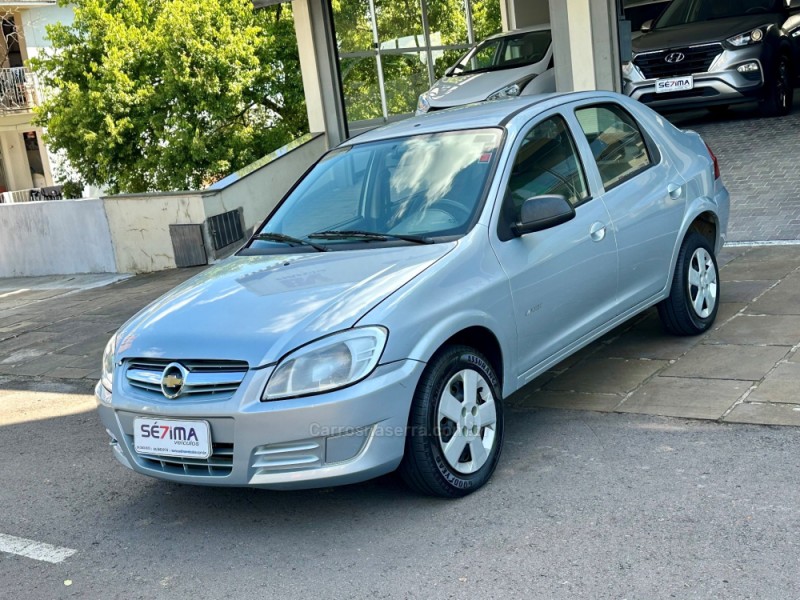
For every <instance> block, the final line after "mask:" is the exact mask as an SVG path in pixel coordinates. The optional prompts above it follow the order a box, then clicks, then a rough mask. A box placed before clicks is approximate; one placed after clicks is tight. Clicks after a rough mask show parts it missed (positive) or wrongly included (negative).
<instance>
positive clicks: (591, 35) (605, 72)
mask: <svg viewBox="0 0 800 600" xmlns="http://www.w3.org/2000/svg"><path fill="white" fill-rule="evenodd" d="M518 1H521V0H518ZM549 2H550V23H551V26H552V28H553V55H554V62H555V65H556V88H557V89H558V91H560V92H569V91H578V90H595V89H599V90H612V91H620V90H621V89H622V81H621V74H620V61H619V43H618V41H617V40H618V34H617V14H618V8H617V0H549Z"/></svg>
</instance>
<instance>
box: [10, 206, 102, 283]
mask: <svg viewBox="0 0 800 600" xmlns="http://www.w3.org/2000/svg"><path fill="white" fill-rule="evenodd" d="M116 272H118V270H117V264H116V260H115V258H114V245H113V244H112V241H111V232H110V230H109V226H108V220H107V218H106V211H105V209H104V207H103V201H102V200H56V201H52V202H26V203H24V204H0V277H22V276H37V275H62V274H73V273H116Z"/></svg>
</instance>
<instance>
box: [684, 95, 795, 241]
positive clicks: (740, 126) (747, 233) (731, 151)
mask: <svg viewBox="0 0 800 600" xmlns="http://www.w3.org/2000/svg"><path fill="white" fill-rule="evenodd" d="M795 96H796V98H795V110H794V112H793V113H792V114H790V115H788V116H786V117H780V118H777V119H761V118H759V117H758V114H757V112H756V111H755V110H754V109H753V108H751V107H748V106H744V107H741V108H736V109H734V110H731V111H730V114H729V115H728V116H726V117H725V118H722V119H719V118H709V117H708V115H707V113H692V114H689V113H684V114H676V115H670V118H671V120H673V121H676V122H678V124H679V126H680V127H689V128H691V129H694V130H695V131H697V132H698V133H700V135H702V136H703V138H704V139H705V140H706V141H707V142H708V143H709V145H710V146H711V148H712V149H713V150H714V152H715V154H716V155H717V157H718V158H719V162H720V168H721V169H722V179H723V181H724V183H725V185H726V186H727V187H728V190H729V191H730V194H731V218H730V226H729V238H728V239H729V241H767V240H800V194H798V190H800V169H798V168H797V157H798V131H800V94H795ZM698 115H701V116H700V118H699V119H698Z"/></svg>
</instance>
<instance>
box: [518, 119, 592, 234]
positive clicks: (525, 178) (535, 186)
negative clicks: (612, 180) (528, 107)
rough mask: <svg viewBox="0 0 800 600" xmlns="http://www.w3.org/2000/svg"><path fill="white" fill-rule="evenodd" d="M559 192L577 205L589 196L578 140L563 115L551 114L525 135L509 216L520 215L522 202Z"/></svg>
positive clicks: (519, 155) (519, 156) (520, 151)
mask: <svg viewBox="0 0 800 600" xmlns="http://www.w3.org/2000/svg"><path fill="white" fill-rule="evenodd" d="M546 194H557V195H559V196H564V198H566V199H567V200H568V201H569V203H570V204H572V205H573V206H577V205H579V204H581V203H582V202H583V201H584V200H586V199H587V198H588V197H589V193H588V188H587V185H586V176H585V174H584V172H583V166H582V165H581V162H580V159H579V157H578V151H577V148H576V147H575V142H574V140H573V139H572V135H571V134H570V132H569V129H568V128H567V124H566V122H565V121H564V119H563V118H562V117H550V118H549V119H546V120H545V121H542V122H541V123H539V124H538V125H535V126H534V127H533V128H532V129H531V130H530V131H529V132H528V133H527V135H526V136H525V139H524V141H523V142H522V146H520V148H519V151H518V152H517V156H516V158H515V159H514V166H513V167H512V170H511V177H510V178H509V180H508V190H507V193H506V201H505V204H506V210H507V213H506V214H507V216H508V217H509V218H510V220H511V222H513V221H516V220H517V219H518V218H519V212H520V208H521V207H522V203H523V202H525V200H527V199H528V198H532V197H534V196H543V195H546Z"/></svg>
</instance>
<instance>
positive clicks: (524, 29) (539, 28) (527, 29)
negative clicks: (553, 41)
mask: <svg viewBox="0 0 800 600" xmlns="http://www.w3.org/2000/svg"><path fill="white" fill-rule="evenodd" d="M548 29H550V23H542V24H541V25H531V26H530V27H520V28H519V29H512V30H511V31H501V32H500V33H495V34H494V35H490V36H489V37H486V38H484V39H486V40H494V39H497V38H501V37H506V36H507V35H517V34H520V33H528V32H530V31H547V30H548ZM481 41H483V40H481Z"/></svg>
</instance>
